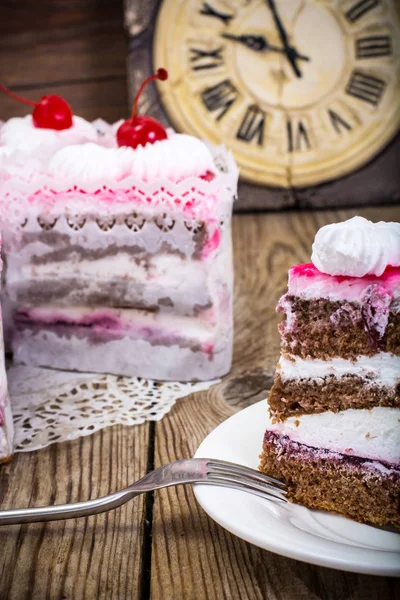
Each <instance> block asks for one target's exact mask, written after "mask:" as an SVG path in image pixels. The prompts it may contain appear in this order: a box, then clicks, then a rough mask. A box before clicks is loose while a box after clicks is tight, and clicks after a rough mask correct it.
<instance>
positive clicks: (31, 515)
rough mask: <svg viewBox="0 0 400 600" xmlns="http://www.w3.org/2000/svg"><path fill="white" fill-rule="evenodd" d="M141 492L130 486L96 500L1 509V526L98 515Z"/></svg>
mask: <svg viewBox="0 0 400 600" xmlns="http://www.w3.org/2000/svg"><path fill="white" fill-rule="evenodd" d="M141 493H142V492H141V491H133V490H132V489H129V488H128V489H125V490H120V491H118V492H114V493H113V494H109V495H108V496H102V497H101V498H96V499H95V500H86V501H85V502H75V503H73V504H56V505H55V506H43V507H39V508H17V509H13V510H2V511H0V526H1V525H17V524H22V523H36V522H37V521H60V520H64V519H74V518H75V517H87V516H90V515H98V514H99V513H102V512H106V511H107V510H112V509H113V508H117V507H118V506H121V505H122V504H125V502H128V500H130V499H131V498H134V497H135V496H139V495H140V494H141Z"/></svg>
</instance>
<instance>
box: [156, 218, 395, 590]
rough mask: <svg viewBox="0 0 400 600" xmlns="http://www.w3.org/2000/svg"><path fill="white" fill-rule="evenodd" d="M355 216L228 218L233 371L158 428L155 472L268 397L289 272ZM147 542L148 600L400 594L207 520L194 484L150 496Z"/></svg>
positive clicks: (384, 582)
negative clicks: (259, 544)
mask: <svg viewBox="0 0 400 600" xmlns="http://www.w3.org/2000/svg"><path fill="white" fill-rule="evenodd" d="M354 214H356V211H349V210H347V211H326V212H322V211H321V212H317V211H314V212H312V213H307V212H305V213H282V214H270V215H267V214H264V215H240V216H236V217H235V218H234V248H235V265H236V280H235V285H236V294H235V315H236V323H235V327H236V329H235V351H234V365H233V369H232V372H231V374H230V375H229V376H228V377H227V378H225V380H224V381H223V382H222V383H221V384H219V385H218V386H216V387H214V388H213V389H212V390H209V391H208V392H203V393H199V394H196V395H194V396H190V397H188V398H186V399H185V400H182V401H179V402H178V403H177V405H176V406H175V407H174V408H173V410H172V411H171V413H170V414H169V415H167V416H166V417H165V418H164V419H163V420H162V421H161V422H159V423H157V424H156V436H155V466H156V467H157V466H159V465H161V464H164V463H166V462H169V461H173V460H177V459H181V458H186V457H190V456H193V454H194V452H195V451H196V449H197V448H198V446H199V445H200V443H201V442H202V441H203V439H204V438H205V437H206V436H207V434H208V433H209V432H210V431H211V430H212V429H214V428H215V427H216V426H217V425H218V424H219V423H221V422H222V421H223V420H224V419H226V418H228V417H229V416H231V415H232V414H234V413H235V412H236V411H237V410H239V409H240V408H243V407H244V406H247V405H249V404H251V403H253V402H255V401H257V400H260V399H261V398H262V397H265V396H266V392H267V389H268V387H269V386H270V384H271V381H272V375H273V370H274V365H275V362H276V360H277V358H278V351H279V336H278V332H277V329H276V326H277V322H278V317H277V316H276V315H275V305H276V302H277V299H278V297H279V296H280V295H281V294H282V293H283V292H284V290H285V288H286V283H287V269H288V267H289V266H290V265H292V264H295V263H296V262H308V261H309V257H310V251H311V243H312V241H313V238H314V235H315V232H316V231H317V229H318V228H319V227H320V226H322V225H324V224H326V223H329V222H332V221H340V220H343V219H346V218H349V217H350V216H353V215H354ZM358 214H361V215H363V216H366V217H368V218H370V219H372V220H375V221H377V220H381V219H383V220H395V221H398V220H400V207H393V208H386V209H382V208H381V209H365V210H360V211H358ZM238 443H240V441H239V440H238ZM260 448H261V440H260ZM152 538H153V546H152V570H151V597H152V599H153V600H158V599H163V600H165V599H166V598H180V599H186V598H188V599H189V598H190V599H191V598H196V599H197V598H201V599H202V598H207V599H212V598H218V599H219V600H220V599H221V598H226V599H229V600H233V599H238V600H239V599H240V600H246V599H251V600H253V599H262V598H269V599H279V600H293V598H296V600H297V599H307V600H308V599H310V600H311V599H312V600H316V599H324V600H325V599H326V600H328V599H329V600H335V599H338V600H339V599H342V598H345V597H346V598H352V599H356V598H360V599H361V598H366V597H368V598H369V599H370V600H374V599H377V600H378V599H380V598H385V599H386V598H387V599H388V600H389V599H393V600H394V598H395V597H396V593H397V592H398V591H399V586H398V582H397V584H396V583H395V582H394V581H393V580H390V579H383V578H378V577H368V576H362V575H356V574H351V573H344V572H340V571H335V570H332V569H325V568H322V567H317V566H313V565H307V564H305V563H301V562H298V561H295V560H291V559H287V558H284V557H281V556H278V555H274V554H272V553H270V552H266V551H263V550H260V549H258V548H256V547H254V546H251V545H250V544H247V543H246V542H243V541H241V540H239V539H238V538H236V537H234V536H233V535H231V534H229V533H228V532H226V531H225V530H223V529H222V528H221V527H219V526H218V525H216V524H215V523H214V522H213V521H212V520H211V519H209V518H208V516H207V515H206V514H205V513H204V512H203V511H202V509H201V508H200V507H199V506H198V505H197V503H196V501H195V499H194V496H193V492H192V490H191V488H183V487H182V488H170V489H168V490H162V491H160V492H159V493H157V494H156V495H155V498H154V513H153V528H152Z"/></svg>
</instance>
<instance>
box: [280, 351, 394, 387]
mask: <svg viewBox="0 0 400 600" xmlns="http://www.w3.org/2000/svg"><path fill="white" fill-rule="evenodd" d="M277 369H278V372H279V375H280V376H281V378H282V379H283V380H285V379H301V378H310V379H316V378H323V377H327V376H328V375H334V376H335V377H338V378H339V377H343V375H358V376H359V377H366V378H368V379H370V380H371V379H372V380H375V381H376V382H377V383H379V384H381V385H385V386H390V387H392V386H395V385H397V384H398V383H400V356H395V355H394V354H392V353H390V352H381V353H380V354H375V355H374V356H359V357H358V358H357V360H355V361H351V360H345V359H344V358H331V359H330V360H329V361H326V360H322V359H319V358H316V359H311V358H307V359H303V358H300V357H298V356H290V357H286V356H282V355H281V357H280V359H279V363H278V367H277Z"/></svg>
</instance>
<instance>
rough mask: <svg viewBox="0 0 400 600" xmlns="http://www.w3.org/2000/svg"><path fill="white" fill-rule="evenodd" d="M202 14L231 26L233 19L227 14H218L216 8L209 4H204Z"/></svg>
mask: <svg viewBox="0 0 400 600" xmlns="http://www.w3.org/2000/svg"><path fill="white" fill-rule="evenodd" d="M200 14H201V15H205V16H206V17H215V18H216V19H219V20H220V21H222V22H223V23H224V24H225V25H229V23H230V21H231V20H232V19H233V15H227V14H226V13H221V12H218V10H216V9H215V8H213V7H212V6H211V4H209V3H208V2H203V6H202V7H201V9H200Z"/></svg>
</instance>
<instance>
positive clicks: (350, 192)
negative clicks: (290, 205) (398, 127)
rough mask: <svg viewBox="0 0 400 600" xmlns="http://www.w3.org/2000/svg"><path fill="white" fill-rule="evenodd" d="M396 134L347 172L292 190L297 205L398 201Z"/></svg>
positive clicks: (399, 174)
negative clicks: (362, 163) (341, 175)
mask: <svg viewBox="0 0 400 600" xmlns="http://www.w3.org/2000/svg"><path fill="white" fill-rule="evenodd" d="M399 154H400V135H397V136H396V137H395V138H394V140H393V141H392V142H391V143H390V144H389V145H388V146H387V147H386V148H385V149H384V150H383V151H382V152H381V153H380V154H379V155H378V156H377V157H376V158H375V159H374V160H372V161H370V162H369V163H368V164H367V165H365V166H364V167H361V168H360V169H358V170H357V171H355V172H354V173H351V175H347V176H346V177H342V178H341V179H337V180H336V181H330V182H328V183H324V184H323V185H319V186H316V187H313V188H308V189H303V190H295V195H296V199H297V202H298V206H300V207H304V208H313V207H314V208H324V207H327V206H335V207H337V208H339V207H343V208H345V207H347V206H349V205H350V204H351V205H352V206H357V205H359V206H361V205H363V206H366V205H374V204H375V205H376V204H399V203H400V170H399V168H398V164H399Z"/></svg>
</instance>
